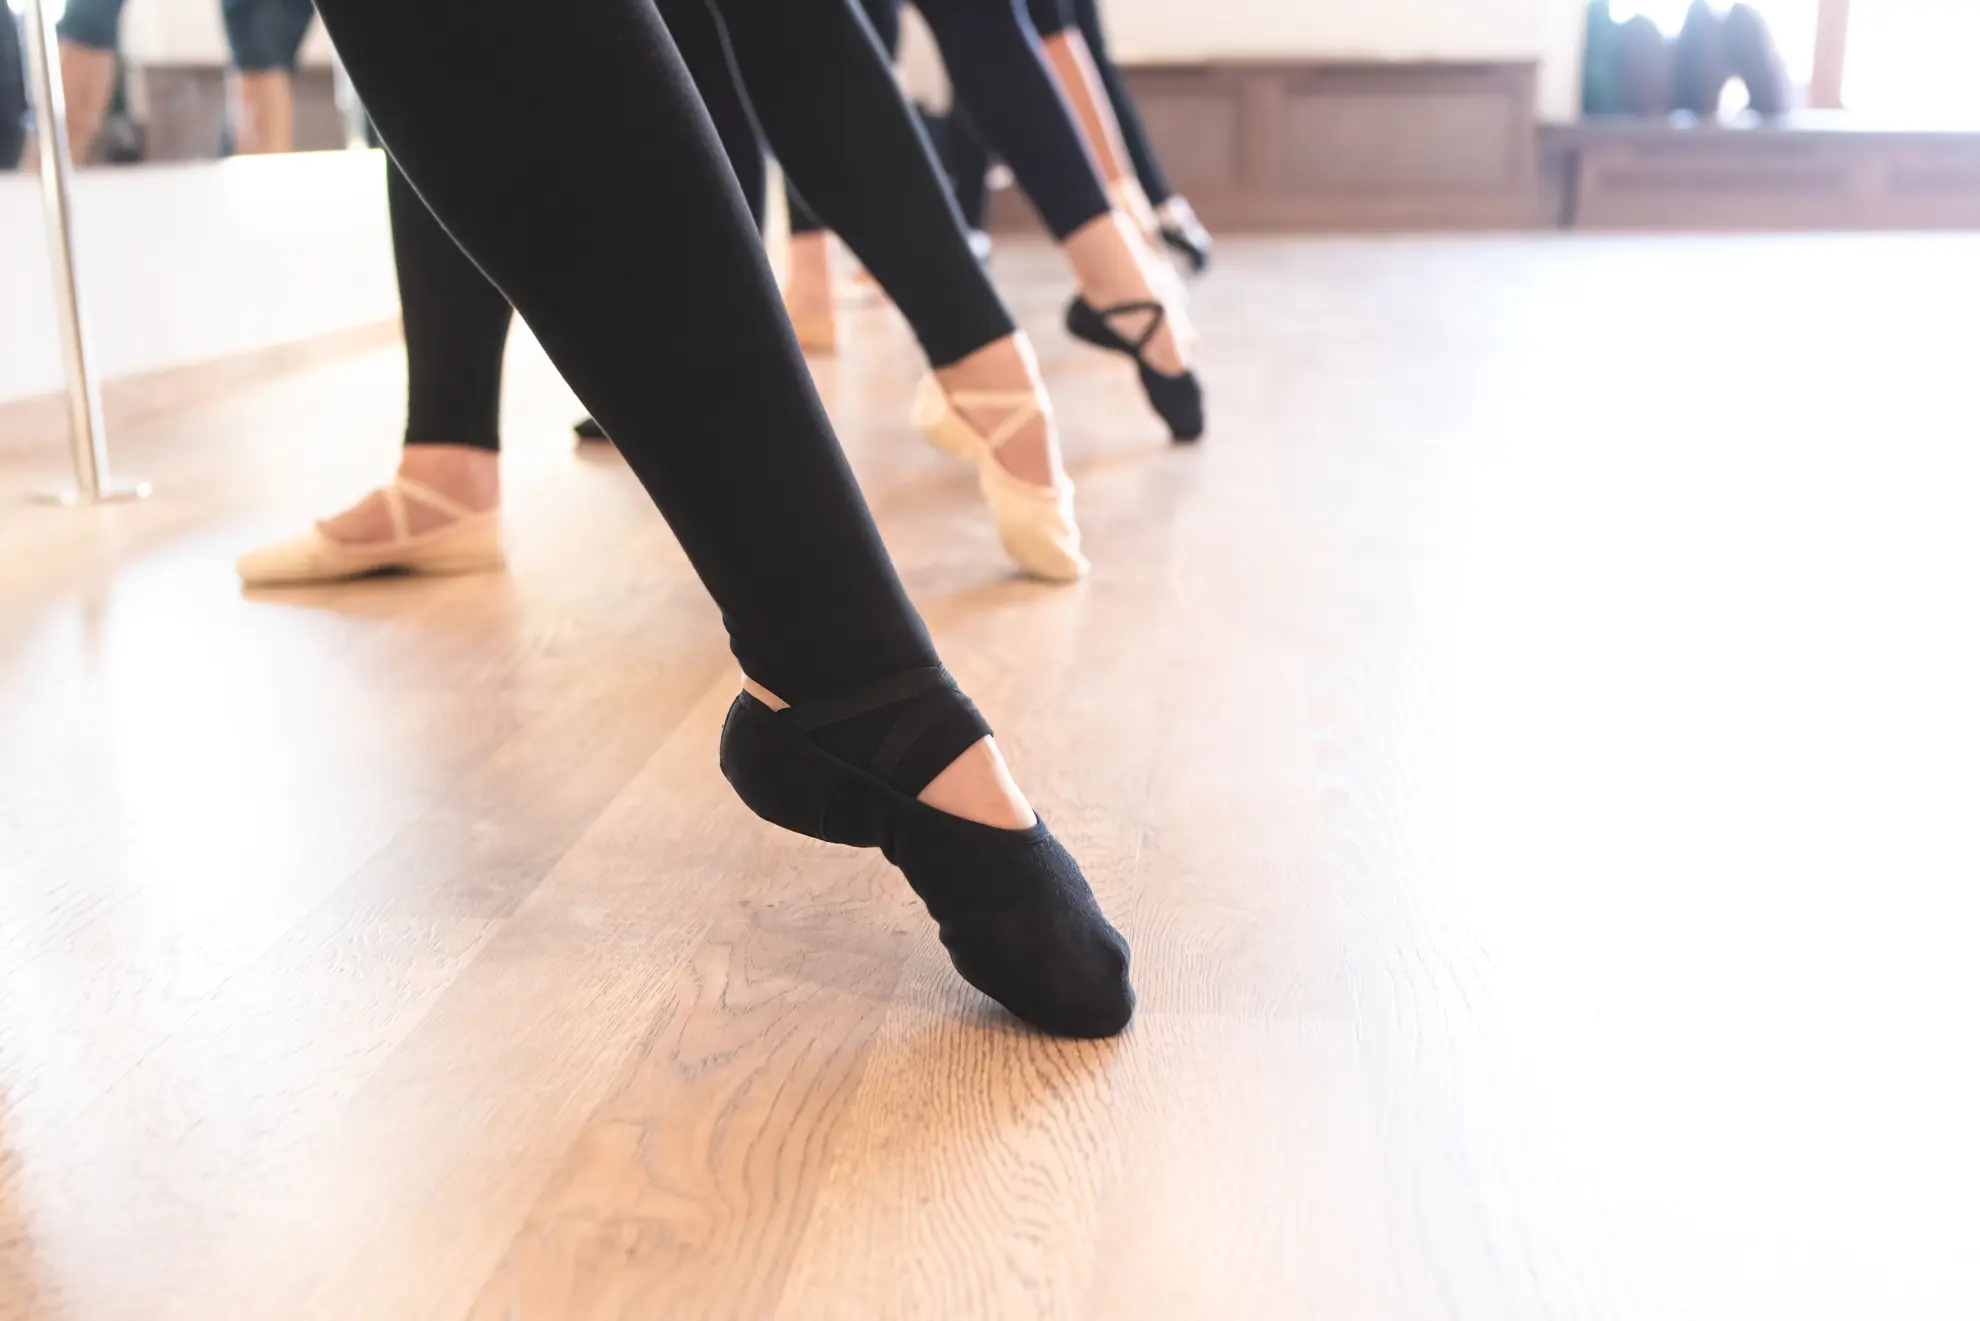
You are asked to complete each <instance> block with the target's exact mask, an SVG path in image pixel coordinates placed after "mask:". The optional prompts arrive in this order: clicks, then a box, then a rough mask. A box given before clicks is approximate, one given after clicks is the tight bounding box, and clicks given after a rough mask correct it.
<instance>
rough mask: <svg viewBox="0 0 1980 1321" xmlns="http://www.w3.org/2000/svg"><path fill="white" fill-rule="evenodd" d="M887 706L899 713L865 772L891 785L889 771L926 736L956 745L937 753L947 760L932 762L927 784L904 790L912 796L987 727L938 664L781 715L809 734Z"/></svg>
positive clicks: (801, 704)
mask: <svg viewBox="0 0 1980 1321" xmlns="http://www.w3.org/2000/svg"><path fill="white" fill-rule="evenodd" d="M890 706H898V707H900V708H901V710H900V714H898V715H897V716H895V717H894V724H893V727H892V728H891V729H889V730H888V731H887V736H886V737H885V738H884V739H882V740H881V741H880V746H879V748H878V749H877V750H876V751H875V752H874V754H873V756H872V757H871V758H870V759H868V761H867V763H866V769H867V770H869V771H871V772H873V773H874V774H875V775H877V776H879V777H880V778H881V779H883V780H886V781H888V782H889V783H892V782H893V776H894V772H895V771H897V770H899V769H900V767H901V765H902V763H903V762H904V761H906V760H907V758H908V755H909V754H910V753H912V752H914V751H915V750H916V748H918V747H919V746H920V745H921V743H922V741H923V740H924V739H925V738H927V737H928V736H929V734H930V733H931V732H935V731H937V730H938V729H939V730H940V732H941V733H942V735H943V736H944V739H945V743H946V742H948V741H951V740H960V742H958V743H957V745H956V746H955V747H954V748H953V749H952V750H951V749H949V748H947V747H944V748H943V749H940V751H943V752H947V753H948V754H949V755H947V756H946V757H943V758H942V759H941V760H939V761H938V762H936V763H935V766H934V770H933V771H931V772H930V773H929V775H928V777H927V779H924V780H923V781H922V782H921V783H920V784H918V785H915V786H914V787H913V788H912V789H911V790H908V792H911V793H919V792H920V791H921V790H922V789H923V788H925V787H926V786H927V782H928V780H932V779H933V778H935V773H936V772H939V771H940V770H941V769H942V767H944V766H946V765H948V763H949V762H951V761H953V760H955V758H956V757H957V756H960V755H961V754H962V752H963V750H964V749H965V748H967V747H969V746H970V745H971V744H973V743H975V742H976V741H977V740H979V739H981V738H983V737H984V736H985V735H987V734H988V733H990V724H989V722H988V721H986V720H984V718H983V713H982V712H980V711H978V710H977V709H976V704H975V703H974V702H972V701H970V700H969V698H968V697H967V696H965V695H964V693H963V691H962V689H960V688H958V687H957V686H956V681H955V679H954V678H953V677H952V676H951V675H950V674H949V672H948V671H947V670H945V669H943V668H942V667H941V666H939V665H931V666H929V667H927V668H925V669H919V670H906V671H903V672H902V673H900V674H893V675H889V676H888V677H886V678H885V679H881V680H878V681H877V682H874V683H870V684H867V685H865V686H863V687H860V688H855V689H853V690H851V691H850V692H846V693H841V694H838V695H837V696H833V697H822V698H819V699H818V700H816V701H811V702H798V703H795V704H793V705H791V706H788V707H786V708H784V712H783V716H784V718H785V719H786V720H788V721H790V722H791V723H792V724H794V725H796V726H797V727H798V728H799V729H801V730H804V731H806V732H807V733H809V732H811V731H814V730H820V729H824V728H826V727H827V726H829V725H836V724H840V723H841V722H843V721H847V720H852V719H854V718H855V717H858V716H863V715H867V714H869V713H871V712H874V711H878V710H881V709H883V708H885V707H890ZM901 787H903V788H905V787H906V786H901Z"/></svg>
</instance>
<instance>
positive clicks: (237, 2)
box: [69, 0, 316, 73]
mask: <svg viewBox="0 0 1980 1321" xmlns="http://www.w3.org/2000/svg"><path fill="white" fill-rule="evenodd" d="M119 2H120V3H121V0H119ZM69 3H71V4H74V3H75V0H69ZM220 17H221V19H222V20H224V21H225V23H226V24H227V45H228V47H229V48H230V49H231V50H232V53H233V57H234V67H235V68H237V69H240V70H241V71H243V72H244V73H270V72H273V71H275V70H277V69H293V68H295V67H296V54H297V52H299V51H301V50H302V44H303V38H304V37H306V36H308V35H309V24H310V20H311V19H313V18H315V17H316V6H315V5H314V4H313V3H312V2H311V0H220Z"/></svg>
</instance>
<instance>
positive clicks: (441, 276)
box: [385, 0, 763, 450]
mask: <svg viewBox="0 0 1980 1321" xmlns="http://www.w3.org/2000/svg"><path fill="white" fill-rule="evenodd" d="M671 7H672V8H677V9H678V10H679V11H680V13H679V14H677V15H670V20H671V21H670V24H669V28H668V30H669V31H670V32H671V33H672V34H673V37H674V44H675V45H676V46H677V47H678V48H679V49H680V52H681V57H682V59H683V61H685V62H686V64H687V65H688V67H689V68H690V69H692V70H694V71H695V74H696V76H697V78H698V80H699V82H700V83H701V85H702V89H703V95H702V100H703V102H704V103H705V104H706V105H707V107H708V113H709V117H710V118H711V119H712V120H713V121H714V123H715V130H716V133H717V135H718V136H719V137H720V138H721V141H722V148H723V150H724V151H725V152H726V153H727V154H728V157H729V164H730V168H731V169H732V170H733V171H734V173H735V177H736V179H737V181H738V183H739V184H740V185H741V186H742V191H743V198H744V201H745V204H746V205H747V206H748V207H749V210H750V214H751V215H752V216H754V217H755V218H756V220H757V222H758V224H759V225H760V224H761V223H762V219H763V149H762V147H761V146H759V145H758V143H757V139H756V128H755V126H754V124H753V123H752V122H751V120H750V115H749V111H748V109H747V108H746V107H745V106H744V105H743V102H742V98H741V97H740V96H739V95H738V94H737V91H736V84H735V80H734V79H733V78H732V77H730V76H729V73H728V55H727V53H726V52H725V50H724V48H723V42H722V33H721V29H720V28H719V27H718V26H717V24H716V22H715V19H714V16H713V15H712V14H711V13H710V12H709V10H708V8H707V6H706V5H704V4H702V3H701V0H689V2H688V3H685V4H677V5H674V6H671ZM385 176H386V177H385V197H386V203H387V206H388V207H389V209H390V211H391V216H392V260H393V264H394V266H395V267H396V268H397V273H398V280H399V313H400V318H401V321H402V322H403V325H404V328H405V339H406V443H407V444H409V445H470V446H473V447H474V448H476V449H487V450H497V449H500V448H501V445H502V442H501V414H502V355H503V350H504V348H505V347H506V345H507V343H508V338H509V315H510V308H509V300H508V299H506V298H504V297H503V296H502V292H501V290H499V289H497V288H496V287H495V286H494V285H492V284H490V283H489V282H488V277H487V276H485V275H483V274H482V273H481V271H480V270H479V269H478V268H477V267H476V266H475V264H474V263H473V262H471V261H469V260H468V258H467V254H466V253H464V252H462V251H461V249H460V245H459V244H457V243H455V242H454V240H453V239H451V238H449V237H448V235H447V231H446V230H444V229H442V228H441V227H440V223H439V222H438V221H437V220H435V219H434V218H433V213H432V212H431V211H429V210H427V208H426V204H425V203H424V202H422V201H420V200H419V195H418V194H417V193H415V192H414V191H413V189H412V185H411V184H409V183H407V182H406V178H405V175H403V174H401V173H400V172H399V167H398V165H397V163H396V162H393V161H390V160H389V159H388V161H387V162H386V167H385Z"/></svg>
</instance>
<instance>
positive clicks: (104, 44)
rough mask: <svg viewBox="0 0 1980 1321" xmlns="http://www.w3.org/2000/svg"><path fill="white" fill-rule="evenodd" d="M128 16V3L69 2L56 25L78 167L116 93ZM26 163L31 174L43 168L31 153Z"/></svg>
mask: <svg viewBox="0 0 1980 1321" xmlns="http://www.w3.org/2000/svg"><path fill="white" fill-rule="evenodd" d="M123 13H124V0H69V3H68V5H67V6H66V7H65V8H64V9H63V10H62V17H60V18H59V19H57V20H55V35H56V36H58V37H60V38H61V43H62V54H61V61H62V95H63V98H64V102H65V105H64V108H65V110H66V111H67V118H68V128H69V159H70V160H72V161H74V162H75V163H76V164H78V165H82V164H85V163H86V162H87V161H88V160H89V152H90V148H91V147H92V146H94V145H95V144H96V135H97V134H98V133H101V132H102V131H103V119H104V116H105V115H107V114H109V112H110V98H111V97H112V96H114V95H115V94H116V91H117V27H118V23H119V21H120V20H121V19H122V17H123ZM10 18H11V16H10ZM36 131H37V132H39V131H40V129H39V126H37V127H36ZM23 163H24V165H25V166H26V167H27V168H28V169H30V170H33V169H39V168H40V162H39V161H38V160H37V159H36V158H35V156H34V154H33V153H32V152H30V153H28V154H27V156H26V157H25V158H24V161H23Z"/></svg>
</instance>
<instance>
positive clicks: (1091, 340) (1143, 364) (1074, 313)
mask: <svg viewBox="0 0 1980 1321" xmlns="http://www.w3.org/2000/svg"><path fill="white" fill-rule="evenodd" d="M1139 312H1152V313H1153V314H1154V315H1153V316H1151V317H1149V318H1148V326H1147V328H1146V329H1144V330H1143V331H1142V332H1141V334H1140V335H1139V336H1138V337H1136V338H1134V339H1128V338H1126V337H1125V336H1123V335H1122V334H1121V333H1120V332H1119V331H1117V330H1115V329H1114V327H1113V325H1112V324H1111V323H1110V322H1109V321H1108V319H1107V318H1109V317H1117V316H1131V315H1133V314H1135V313H1139ZM1168 314H1169V309H1168V308H1166V307H1163V306H1162V305H1161V304H1160V303H1158V302H1155V301H1154V300H1153V299H1148V300H1144V301H1142V302H1135V303H1117V304H1115V305H1114V306H1113V307H1101V308H1096V307H1094V306H1093V304H1091V303H1089V302H1087V301H1086V297H1085V295H1083V294H1076V295H1074V297H1073V300H1072V302H1070V303H1068V304H1066V330H1067V332H1068V333H1069V334H1071V335H1072V336H1073V338H1075V339H1083V340H1085V341H1086V342H1087V343H1088V344H1091V345H1093V346H1095V347H1096V348H1102V349H1109V350H1111V351H1113V352H1115V353H1125V354H1126V355H1127V356H1128V357H1130V358H1133V359H1134V365H1135V366H1136V367H1137V368H1138V369H1140V372H1141V390H1142V393H1143V394H1146V395H1147V396H1148V404H1149V407H1151V408H1153V409H1154V410H1155V411H1156V412H1157V413H1159V414H1160V415H1161V418H1162V420H1163V421H1164V422H1166V423H1168V424H1169V435H1170V436H1172V437H1173V438H1175V439H1176V440H1196V439H1197V438H1199V437H1200V436H1202V435H1203V387H1202V386H1201V385H1200V384H1198V383H1197V379H1196V373H1195V372H1191V371H1185V372H1181V373H1179V374H1177V375H1175V376H1171V375H1169V374H1168V373H1166V372H1158V371H1156V370H1155V369H1154V368H1153V367H1151V366H1149V365H1148V360H1147V359H1146V358H1144V357H1142V352H1143V351H1144V350H1145V349H1147V347H1148V341H1149V340H1151V339H1153V338H1155V332H1156V331H1158V330H1160V329H1161V328H1162V320H1163V318H1164V317H1166V316H1168Z"/></svg>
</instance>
